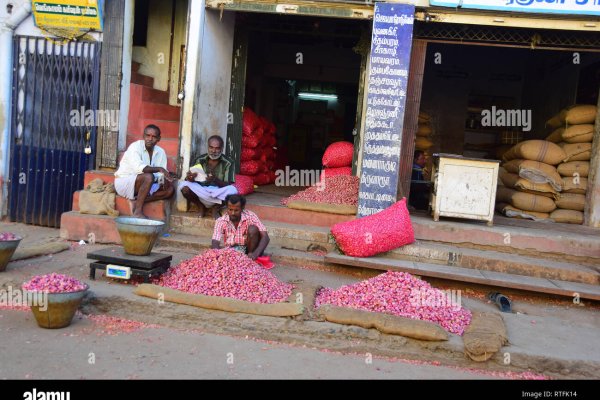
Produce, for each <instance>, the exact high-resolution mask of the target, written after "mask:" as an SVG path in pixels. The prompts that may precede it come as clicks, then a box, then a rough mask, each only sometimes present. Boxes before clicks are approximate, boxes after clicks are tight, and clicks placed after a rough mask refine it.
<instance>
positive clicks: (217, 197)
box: [179, 181, 238, 207]
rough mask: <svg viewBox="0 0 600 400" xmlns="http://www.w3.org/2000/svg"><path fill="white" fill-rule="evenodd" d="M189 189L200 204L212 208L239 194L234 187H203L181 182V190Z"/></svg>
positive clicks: (193, 183) (194, 183)
mask: <svg viewBox="0 0 600 400" xmlns="http://www.w3.org/2000/svg"><path fill="white" fill-rule="evenodd" d="M184 187H188V188H190V190H191V191H192V192H193V193H194V194H195V195H196V196H198V198H199V199H200V202H201V203H202V204H204V206H205V207H212V206H214V205H215V204H221V203H222V202H223V201H224V200H225V198H226V197H227V196H229V195H230V194H237V192H238V191H237V189H236V188H235V186H233V185H229V186H223V187H222V188H220V187H217V186H201V185H200V184H198V183H196V182H188V181H182V182H179V190H180V191H181V189H182V188H184Z"/></svg>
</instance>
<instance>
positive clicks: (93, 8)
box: [31, 0, 104, 31]
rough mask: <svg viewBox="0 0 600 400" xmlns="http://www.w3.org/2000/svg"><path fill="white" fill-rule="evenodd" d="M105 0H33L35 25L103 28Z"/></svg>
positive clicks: (83, 28) (44, 26) (86, 29)
mask: <svg viewBox="0 0 600 400" xmlns="http://www.w3.org/2000/svg"><path fill="white" fill-rule="evenodd" d="M103 3H104V0H50V1H35V0H34V1H32V2H31V8H32V12H33V17H34V20H35V25H36V26H38V27H40V28H68V29H79V30H82V31H92V30H93V31H101V30H102V6H103Z"/></svg>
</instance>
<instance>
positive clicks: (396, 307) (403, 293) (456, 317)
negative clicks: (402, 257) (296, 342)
mask: <svg viewBox="0 0 600 400" xmlns="http://www.w3.org/2000/svg"><path fill="white" fill-rule="evenodd" d="M450 293H451V292H443V291H441V290H439V289H436V288H434V287H432V286H431V285H430V284H429V283H427V282H425V281H423V280H421V279H417V278H415V277H414V276H412V275H411V274H409V273H406V272H392V271H388V272H386V273H384V274H381V275H379V276H376V277H375V278H372V279H369V280H366V281H362V282H358V283H355V284H353V285H347V286H342V287H341V288H339V289H337V290H334V289H330V288H325V289H322V290H321V291H320V292H319V293H318V295H317V298H316V300H315V306H316V307H320V306H321V305H323V304H331V305H334V306H340V307H349V308H354V309H359V310H366V311H373V312H380V313H387V314H393V315H397V316H401V317H408V318H412V319H419V320H423V321H430V322H433V323H436V324H439V325H440V326H441V327H442V328H444V329H445V330H447V331H448V332H451V333H454V334H457V335H462V334H463V332H464V330H465V328H466V327H467V326H468V325H469V324H470V322H471V312H470V311H469V310H467V309H465V308H462V307H461V306H460V304H456V303H457V302H456V301H453V300H455V298H454V297H453V296H450Z"/></svg>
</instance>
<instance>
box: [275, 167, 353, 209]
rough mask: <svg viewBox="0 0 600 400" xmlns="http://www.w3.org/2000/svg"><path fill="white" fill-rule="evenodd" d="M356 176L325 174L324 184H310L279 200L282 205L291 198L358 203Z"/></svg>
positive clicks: (318, 201)
mask: <svg viewBox="0 0 600 400" xmlns="http://www.w3.org/2000/svg"><path fill="white" fill-rule="evenodd" d="M358 184H359V179H358V177H357V176H347V175H336V176H331V177H327V176H325V184H324V185H323V184H318V185H315V186H311V187H309V188H308V189H306V190H302V191H300V192H298V193H296V194H294V195H291V196H290V197H287V198H283V199H282V200H281V204H282V205H284V206H285V205H287V203H288V202H289V201H292V200H302V201H310V202H312V203H327V204H347V205H351V206H355V205H357V204H358Z"/></svg>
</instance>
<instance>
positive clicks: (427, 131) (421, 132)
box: [417, 123, 433, 137]
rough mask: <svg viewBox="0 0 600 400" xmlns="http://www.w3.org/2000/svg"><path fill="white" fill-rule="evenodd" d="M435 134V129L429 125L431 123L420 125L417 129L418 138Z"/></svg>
mask: <svg viewBox="0 0 600 400" xmlns="http://www.w3.org/2000/svg"><path fill="white" fill-rule="evenodd" d="M432 133H433V129H431V125H429V123H424V124H421V123H419V126H418V128H417V136H425V137H427V136H429V135H431V134H432Z"/></svg>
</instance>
